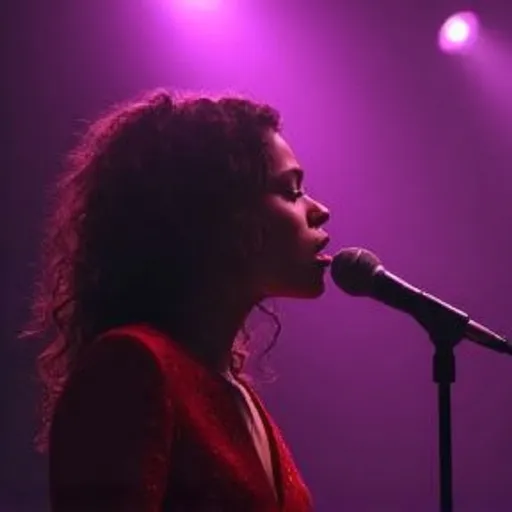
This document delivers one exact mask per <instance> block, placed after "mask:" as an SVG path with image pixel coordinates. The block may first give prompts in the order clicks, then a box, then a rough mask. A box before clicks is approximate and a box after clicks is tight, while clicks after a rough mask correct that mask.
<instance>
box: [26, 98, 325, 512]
mask: <svg viewBox="0 0 512 512" xmlns="http://www.w3.org/2000/svg"><path fill="white" fill-rule="evenodd" d="M302 179H303V172H302V170H300V166H299V164H298V162H297V159H296V157H295V155H294V153H293V152H292V150H291V148H290V147H289V145H288V144H287V143H286V142H285V140H284V139H283V137H282V136H281V134H280V119H279V114H278V113H277V112H276V111H275V110H274V109H273V108H271V107H269V106H267V105H262V104H257V103H255V102H253V101H251V100H248V99H244V98H239V97H234V96H225V97H220V98H210V97H206V96H188V97H176V96H174V95H172V94H170V93H168V92H166V91H157V92H154V93H152V94H149V95H147V96H145V97H143V98H142V99H140V100H138V101H134V102H131V103H128V104H126V105H123V106H120V107H117V108H115V109H114V110H113V111H112V112H110V113H109V114H108V115H106V116H104V117H103V118H101V119H100V120H98V121H97V122H96V123H94V124H93V125H92V126H91V127H90V129H89V130H88V132H87V134H86V135H85V136H84V138H83V140H82V141H81V143H80V145H79V146H78V147H77V149H75V151H73V153H72V154H71V157H70V159H69V168H68V170H67V172H66V173H65V175H64V176H63V177H62V178H61V180H60V182H59V186H58V188H57V191H58V194H57V198H56V207H55V214H54V216H53V218H52V220H51V223H50V229H49V232H48V235H47V237H46V241H45V244H44V253H45V258H44V261H45V264H44V267H43V269H44V272H43V279H42V282H41V285H42V286H41V288H40V294H39V296H38V298H37V301H36V308H35V320H36V323H38V324H39V331H43V332H44V331H48V330H50V329H51V330H52V331H54V332H55V335H54V337H53V339H54V341H53V342H52V343H51V344H50V345H49V346H48V347H47V348H46V349H45V351H44V352H43V353H42V354H41V356H40V358H39V368H40V371H41V374H42V377H43V381H44V383H45V386H46V393H45V397H46V398H45V400H44V407H43V420H44V421H43V428H42V431H41V436H40V439H39V444H40V447H41V448H42V449H47V450H48V452H49V464H50V471H49V472H50V499H51V506H52V511H53V512H75V511H91V512H92V511H95V512H103V511H109V512H114V511H123V512H130V511H138V512H149V511H151V512H153V511H166V510H169V511H170V510H172V511H223V512H224V511H227V512H229V511H240V512H242V511H243V512H251V511H255V512H256V511H258V512H266V511H268V512H270V511H276V512H277V511H287V512H288V511H289V512H291V511H293V512H305V511H309V510H311V508H312V505H311V502H310V497H309V493H308V491H307V489H306V487H305V486H304V484H303V482H302V480H301V477H300V475H299V473H298V471H297V469H296V467H295V465H294V463H293V460H292V457H291V455H290V453H289V451H288V450H287V448H286V445H285V443H284V441H283V439H282V438H281V435H280V433H279V430H278V429H277V427H276V426H275V424H274V423H273V421H272V419H271V418H270V416H269V414H268V412H267V411H266V410H265V408H264V406H263V405H262V403H261V402H260V400H259V399H258V397H257V395H256V394H255V392H254V390H253V389H252V388H251V386H250V385H249V384H248V382H247V381H246V380H245V379H244V378H243V376H242V373H241V370H242V366H243V361H244V353H243V350H242V349H243V341H244V333H245V332H246V331H245V329H244V321H245V319H246V317H247V316H248V314H249V313H250V311H251V310H252V309H253V308H254V307H256V306H258V305H260V303H261V301H263V300H264V299H267V298H270V297H302V298H307V297H309V298H313V297H318V296H319V295H321V294H322V292H323V290H324V281H323V279H324V273H325V269H326V267H327V266H328V265H329V263H330V257H329V256H327V255H324V254H322V253H321V251H322V249H323V248H324V247H325V245H326V244H327V241H328V238H327V235H326V233H325V232H324V231H323V229H322V226H323V224H324V223H325V222H326V221H327V220H328V218H329V212H328V210H327V209H326V208H325V207H324V206H323V205H321V204H319V203H318V202H316V201H315V200H313V199H312V198H310V197H309V196H308V195H306V194H305V192H304V190H303V188H302ZM239 333H242V335H240V334H239ZM240 342H242V344H241V343H240Z"/></svg>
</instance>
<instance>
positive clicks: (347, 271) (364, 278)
mask: <svg viewBox="0 0 512 512" xmlns="http://www.w3.org/2000/svg"><path fill="white" fill-rule="evenodd" d="M380 266H381V262H380V260H379V258H378V257H377V256H376V255H375V254H373V253H372V252H370V251H368V250H366V249H362V248H360V247H348V248H346V249H342V250H341V251H339V252H338V253H337V254H336V255H335V256H334V258H333V260H332V264H331V277H332V279H333V281H334V283H335V284H336V285H337V286H338V287H339V288H341V289H342V290H343V291H344V292H346V293H348V294H349V295H356V296H371V295H372V290H373V281H374V276H375V272H376V271H377V268H378V267H380Z"/></svg>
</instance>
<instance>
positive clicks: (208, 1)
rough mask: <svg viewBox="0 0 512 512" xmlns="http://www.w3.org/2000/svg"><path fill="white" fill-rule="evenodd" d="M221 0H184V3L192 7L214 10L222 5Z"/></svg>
mask: <svg viewBox="0 0 512 512" xmlns="http://www.w3.org/2000/svg"><path fill="white" fill-rule="evenodd" d="M220 3H221V0H183V4H184V5H185V6H186V7H189V8H191V9H197V10H201V11H213V10H215V9H218V8H219V7H220Z"/></svg>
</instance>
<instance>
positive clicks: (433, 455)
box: [0, 0, 512, 512]
mask: <svg viewBox="0 0 512 512" xmlns="http://www.w3.org/2000/svg"><path fill="white" fill-rule="evenodd" d="M179 3H180V2H178V1H175V2H172V1H171V0H145V1H144V0H135V1H131V2H127V1H126V0H88V1H82V2H77V1H65V0H60V1H57V0H46V1H44V2H36V1H32V2H30V1H28V0H17V1H14V0H12V1H10V2H3V4H2V6H3V12H2V16H1V19H2V21H1V23H2V24H3V25H4V26H3V27H2V30H1V31H0V33H1V37H2V45H1V52H2V57H3V59H2V62H3V64H2V67H1V69H2V80H1V82H2V85H3V86H4V91H5V92H4V94H3V95H2V107H3V108H2V116H1V121H0V123H1V135H2V137H1V140H2V143H3V144H2V151H1V152H0V154H1V157H2V165H1V172H0V178H1V180H2V183H1V185H0V205H1V208H2V219H3V222H2V228H3V229H2V230H0V235H1V239H0V243H1V251H0V256H1V258H2V259H1V261H0V269H1V273H2V274H1V279H2V281H1V288H0V298H1V299H0V300H1V310H0V313H1V318H0V320H1V321H0V329H1V344H0V367H1V368H0V390H1V399H0V403H1V407H2V409H1V411H0V414H1V418H2V420H1V422H0V510H4V509H2V508H1V506H2V505H3V506H4V507H5V510H12V511H15V512H17V511H23V510H27V511H43V510H45V509H46V498H45V486H46V480H45V460H44V459H42V458H41V457H39V456H37V455H35V454H34V453H33V451H32V447H31V445H30V438H31V435H32V433H33V429H34V423H33V416H34V415H33V408H34V403H35V402H34V398H35V390H36V387H35V383H34V378H33V375H32V371H33V370H32V362H33V357H34V355H35V354H36V352H37V350H38V348H39V346H38V345H37V344H35V343H34V342H30V343H27V342H20V341H19V340H17V339H16V332H17V331H18V330H19V329H20V327H21V326H22V323H23V321H24V320H26V318H27V304H28V297H29V296H30V293H31V282H32V280H33V278H34V265H35V263H36V261H37V250H38V244H39V241H40V230H41V220H42V217H43V212H44V207H45V206H44V205H45V202H44V200H45V197H44V191H45V189H46V188H47V187H48V186H49V185H50V184H51V183H52V181H53V179H54V177H55V174H56V172H57V170H58V169H59V165H60V163H61V160H62V156H63V154H64V153H65V151H66V150H68V149H69V148H70V146H71V144H72V143H73V141H74V140H75V139H74V135H75V133H76V132H79V131H81V130H82V128H83V120H87V119H92V118H94V117H96V116H97V115H98V114H99V113H100V112H101V111H102V110H103V109H104V108H105V107H106V106H108V105H110V104H111V103H112V102H115V101H119V100H122V99H125V98H127V97H130V96H132V95H134V94H137V93H139V92H140V91H142V90H145V89H150V88H154V87H157V86H160V85H164V86H168V87H176V88H179V89H183V88H185V89H205V90H213V91H222V90H226V89H235V90H238V91H241V92H247V93H250V94H251V95H253V96H255V97H256V98H258V99H262V100H265V101H268V102H270V103H272V104H274V105H276V106H277V107H278V108H279V109H280V110H281V111H282V113H283V116H284V120H285V134H286V136H287V137H288V139H289V140H290V142H291V143H292V145H293V146H294V147H295V149H296V152H297V154H298V157H299V160H301V162H302V164H303V166H304V167H305V169H306V173H307V177H306V185H307V187H308V188H309V190H310V192H311V193H313V194H315V195H316V196H317V197H318V198H319V199H321V200H322V201H324V202H325V203H326V204H327V205H328V206H329V207H330V208H331V210H332V221H331V222H330V225H329V228H330V233H331V235H332V239H333V243H332V248H333V250H336V249H337V248H338V247H341V246H348V245H360V246H364V247H367V248H369V249H372V250H373V251H375V252H376V253H377V254H378V255H379V256H380V257H381V259H382V260H383V261H384V263H385V265H386V266H387V267H388V269H390V270H392V271H394V272H396V273H399V274H400V275H401V276H402V277H404V278H406V279H408V280H410V281H411V282H413V283H414V284H416V285H418V286H422V287H424V288H426V289H427V290H429V291H430V292H432V293H434V294H436V295H438V296H440V297H442V298H443V299H445V300H447V301H449V302H451V303H453V304H455V305H458V306H459V307H462V308H463V309H465V310H466V311H468V312H469V313H470V314H473V315H475V319H476V320H479V321H482V322H483V323H486V324H487V325H489V326H491V327H493V328H494V329H495V330H497V331H500V332H503V333H505V334H509V335H511V336H512V320H511V317H512V300H511V299H510V298H509V292H510V290H511V288H512V273H511V272H510V271H509V269H510V261H511V259H512V234H511V224H512V205H511V197H512V196H511V193H512V174H511V173H510V166H511V162H512V143H511V134H512V94H511V92H512V48H511V45H512V43H511V40H512V2H509V1H506V0H501V1H500V0H479V1H476V0H475V1H473V2H469V1H468V2H461V1H457V0H444V1H441V0H428V1H427V0H421V1H420V0H417V1H414V2H413V1H406V0H373V1H372V0H357V1H356V0H352V1H346V2H335V1H333V0H332V1H331V2H328V1H327V0H325V1H321V0H319V1H317V2H312V1H306V0H294V1H293V2H292V1H289V2H276V1H275V0H274V1H271V0H257V1H256V0H246V1H241V0H238V1H237V2H236V1H234V0H224V4H225V5H224V7H223V8H222V9H219V11H217V12H201V13H193V12H192V11H187V10H186V9H184V8H183V6H180V5H179ZM9 4H10V5H9ZM330 4H333V5H330ZM335 6H336V7H335ZM468 7H469V8H473V9H474V10H476V11H477V12H478V13H479V14H480V16H481V18H482V21H483V23H484V25H485V27H486V28H487V33H486V34H484V35H485V36H486V39H485V40H484V41H483V42H482V44H481V45H480V46H479V48H477V49H476V50H475V52H474V54H472V55H470V56H468V57H465V58H461V57H457V56H446V55H444V54H442V53H440V52H439V50H438V49H437V47H436V38H437V30H438V28H439V26H440V25H441V23H442V22H443V20H444V19H445V18H446V17H447V16H448V15H450V14H451V13H452V12H453V11H455V10H457V9H461V8H463V9H464V8H468ZM278 308H279V310H280V313H281V317H282V321H283V324H284V331H283V334H282V336H281V338H280V342H279V345H278V347H277V348H276V349H275V352H274V356H273V359H272V361H273V367H274V368H275V369H276V371H277V372H278V374H279V380H278V381H277V382H276V383H275V384H274V385H272V386H265V387H264V388H263V390H262V393H263V395H264V398H265V399H266V402H267V404H268V406H269V408H270V410H271V411H272V413H273V414H274V416H275V418H276V420H277V421H278V423H279V424H280V425H281V426H282V429H283V430H284V432H285V434H286V437H287V439H288V441H289V444H290V445H291V447H292V450H293V452H294V454H295V455H296V459H297V462H298V464H299V466H300V468H301V470H302V471H303V474H304V477H305V479H306V481H307V482H308V484H309V486H310V488H311V491H312V493H313V495H314V498H315V503H316V508H315V510H317V511H319V512H334V511H341V510H347V511H352V512H387V511H393V512H411V511H414V512H423V511H425V512H426V511H433V510H437V489H438V473H437V430H436V429H437V423H436V421H437V416H436V411H437V410H436V390H435V386H434V384H433V383H432V379H431V373H432V371H431V359H432V358H431V355H432V346H431V345H430V342H429V341H428V339H427V337H426V335H425V333H424V332H423V331H422V330H421V328H420V327H419V326H417V325H416V323H415V322H414V321H413V320H412V319H411V318H409V317H407V316H406V315H404V314H401V313H398V312H396V311H393V310H390V309H388V308H386V307H384V306H381V305H379V304H377V303H374V302H371V301H370V300H365V299H352V298H349V297H347V296H345V295H344V294H342V293H340V292H339V291H337V290H336V289H334V286H333V285H332V284H331V283H329V286H328V291H327V293H326V295H325V297H323V298H322V299H320V300H318V301H315V302H301V301H280V302H279V305H278ZM456 354H457V383H456V384H455V386H454V390H453V439H454V447H453V448H454V453H453V455H454V490H455V510H456V511H461V512H462V511H464V512H508V511H510V510H512V485H511V477H510V475H511V472H512V399H511V398H512V360H511V359H507V358H506V357H505V356H501V355H498V354H495V353H491V352H488V351H486V350H484V349H482V348H480V347H478V346H475V345H472V344H470V343H467V342H464V343H463V344H461V345H460V346H459V347H457V350H456Z"/></svg>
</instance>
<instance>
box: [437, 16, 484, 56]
mask: <svg viewBox="0 0 512 512" xmlns="http://www.w3.org/2000/svg"><path fill="white" fill-rule="evenodd" d="M478 31H479V23H478V18H477V17H476V15H475V14H474V13H472V12H469V11H465V12H459V13H457V14H454V15H453V16H450V17H449V18H448V19H447V20H446V21H445V22H444V23H443V25H442V27H441V29H440V30H439V37H438V42H439V47H440V48H441V50H443V51H444V52H446V53H464V52H466V51H468V50H469V49H470V48H471V47H472V46H473V45H474V43H475V42H476V40H477V39H478Z"/></svg>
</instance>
